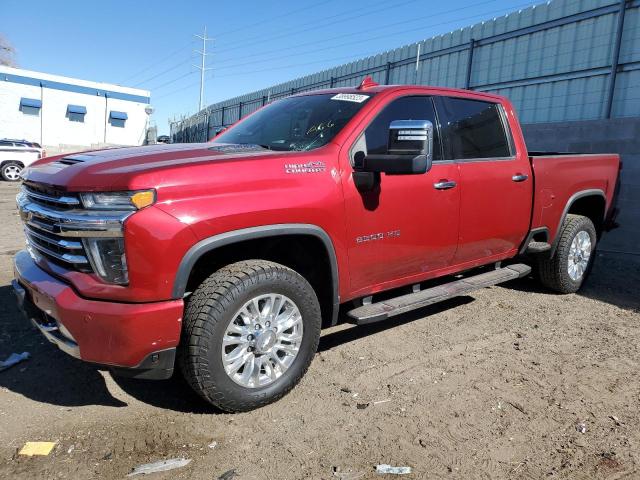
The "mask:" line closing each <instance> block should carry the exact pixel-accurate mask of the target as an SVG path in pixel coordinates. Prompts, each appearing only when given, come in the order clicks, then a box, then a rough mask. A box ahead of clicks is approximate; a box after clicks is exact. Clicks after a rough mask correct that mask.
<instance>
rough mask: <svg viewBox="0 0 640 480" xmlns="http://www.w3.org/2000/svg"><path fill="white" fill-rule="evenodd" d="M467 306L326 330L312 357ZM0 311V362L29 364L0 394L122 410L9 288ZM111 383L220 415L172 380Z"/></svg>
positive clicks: (11, 375)
mask: <svg viewBox="0 0 640 480" xmlns="http://www.w3.org/2000/svg"><path fill="white" fill-rule="evenodd" d="M472 301H473V299H472V298H471V297H459V298H454V299H451V300H449V301H446V302H443V303H441V304H438V305H432V306H429V307H425V308H423V309H420V310H416V311H413V312H409V313H407V314H404V315H400V316H398V317H394V318H392V319H390V320H387V321H384V322H379V323H374V324H371V325H366V326H360V327H356V326H354V327H352V328H347V329H342V330H339V331H331V330H328V331H325V332H324V334H323V336H322V337H321V339H320V345H319V347H318V351H319V352H324V351H327V350H331V349H332V348H335V347H337V346H339V345H344V344H346V343H350V342H354V341H357V340H359V339H362V338H365V337H368V336H370V335H374V334H377V333H381V332H384V331H385V330H387V329H390V328H394V327H397V326H398V325H402V324H405V323H408V322H412V321H415V320H418V319H423V318H424V317H428V316H429V315H434V314H436V313H438V312H441V311H443V310H446V309H450V308H455V307H456V306H460V305H464V304H467V303H469V302H472ZM0 305H1V306H2V310H1V311H0V359H5V358H6V357H8V356H9V355H10V354H11V353H13V352H16V353H21V352H24V351H26V352H29V353H30V354H31V358H30V359H29V360H27V361H25V362H22V363H20V364H18V365H15V366H13V367H11V368H9V369H8V370H5V371H3V372H0V388H6V389H7V390H10V391H12V392H15V393H18V394H20V395H22V396H24V397H26V398H29V399H31V400H34V401H36V402H41V403H46V404H50V405H57V406H61V407H78V406H85V405H104V406H111V407H125V406H127V405H128V404H127V403H126V402H125V401H122V400H120V399H119V398H116V397H115V396H114V395H113V394H112V393H111V392H110V391H109V388H108V386H107V383H106V382H105V378H104V376H103V374H102V373H101V372H100V371H99V370H98V369H97V368H96V367H95V366H92V365H89V364H86V363H83V362H81V361H80V360H76V359H74V358H71V357H69V356H68V355H66V354H65V353H63V352H61V351H59V350H58V349H57V348H56V347H55V346H54V345H52V344H50V343H49V342H48V341H47V340H45V339H44V338H43V337H42V336H41V335H40V333H39V332H38V331H37V330H36V329H35V327H33V326H32V325H31V324H30V323H29V322H28V321H27V320H26V319H25V318H24V317H23V316H22V314H21V313H20V311H19V310H18V308H17V307H16V306H15V300H14V298H13V293H12V291H11V287H10V286H7V285H5V286H2V287H0ZM343 319H344V317H343ZM113 379H114V381H115V383H116V384H117V385H118V386H119V387H120V388H121V389H122V390H123V391H124V392H125V393H126V394H128V395H130V396H131V397H133V398H135V399H136V400H138V401H140V402H143V403H145V404H149V405H153V406H156V407H159V408H163V409H169V410H173V411H180V412H186V413H209V414H211V413H214V414H215V413H220V411H219V410H217V409H215V408H213V407H212V406H210V405H209V404H207V403H206V402H205V401H204V400H202V399H201V398H200V397H199V396H198V395H197V394H196V393H195V392H194V391H193V390H192V389H191V388H190V387H189V385H188V384H187V383H186V382H185V381H184V380H183V379H182V378H181V377H180V376H179V375H177V374H176V375H174V376H173V378H171V379H169V380H165V381H148V380H136V379H131V378H123V377H113Z"/></svg>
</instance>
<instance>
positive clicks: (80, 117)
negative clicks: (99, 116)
mask: <svg viewBox="0 0 640 480" xmlns="http://www.w3.org/2000/svg"><path fill="white" fill-rule="evenodd" d="M86 114H87V107H85V106H84V105H67V118H68V119H69V121H70V122H80V123H84V116H85V115H86Z"/></svg>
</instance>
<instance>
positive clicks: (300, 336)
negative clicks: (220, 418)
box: [178, 260, 321, 412]
mask: <svg viewBox="0 0 640 480" xmlns="http://www.w3.org/2000/svg"><path fill="white" fill-rule="evenodd" d="M320 325H321V316H320V305H319V303H318V299H317V297H316V295H315V292H314V290H313V288H312V287H311V285H309V283H308V282H307V281H306V280H305V279H304V278H303V277H302V276H301V275H299V274H298V273H297V272H295V271H294V270H291V269H290V268H287V267H285V266H283V265H280V264H277V263H273V262H267V261H263V260H249V261H243V262H238V263H234V264H232V265H229V266H227V267H224V268H222V269H220V270H218V271H217V272H215V273H213V274H212V275H211V276H210V277H208V278H207V279H206V280H205V281H204V282H202V284H200V285H199V286H198V288H196V290H195V291H194V292H193V294H192V295H191V297H190V298H189V300H188V302H187V306H186V309H185V317H184V325H183V334H182V339H181V346H180V351H179V357H178V360H179V363H180V368H181V371H182V373H183V375H184V377H185V378H186V380H187V382H188V383H189V384H190V385H191V387H192V388H193V389H194V390H195V391H196V392H197V393H198V394H199V395H200V396H201V397H203V398H204V399H205V400H207V401H208V402H209V403H211V404H213V405H215V406H216V407H218V408H220V409H222V410H226V411H231V412H238V411H247V410H252V409H254V408H258V407H261V406H263V405H266V404H268V403H271V402H274V401H276V400H278V399H279V398H281V397H282V396H284V395H285V394H286V393H287V392H289V391H290V390H291V389H292V388H293V387H294V386H295V385H296V384H297V383H298V382H299V381H300V379H301V378H302V376H303V375H304V373H305V372H306V370H307V368H308V367H309V365H310V363H311V360H312V359H313V356H314V354H315V352H316V349H317V346H318V341H319V339H320Z"/></svg>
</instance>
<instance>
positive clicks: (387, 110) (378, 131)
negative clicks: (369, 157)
mask: <svg viewBox="0 0 640 480" xmlns="http://www.w3.org/2000/svg"><path fill="white" fill-rule="evenodd" d="M394 120H429V121H430V122H431V123H433V159H434V160H442V148H441V146H440V136H439V135H438V128H437V125H438V122H437V120H436V113H435V109H434V108H433V102H432V101H431V97H401V98H398V99H396V100H394V101H392V102H391V103H390V104H389V105H387V106H386V107H384V109H383V110H382V112H380V113H379V114H378V116H377V117H376V118H375V119H374V120H373V122H371V123H370V124H369V126H368V127H367V129H366V130H365V131H364V139H365V142H366V145H367V153H368V154H372V153H386V152H387V143H388V141H389V125H390V124H391V122H393V121H394Z"/></svg>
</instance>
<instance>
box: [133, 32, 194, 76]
mask: <svg viewBox="0 0 640 480" xmlns="http://www.w3.org/2000/svg"><path fill="white" fill-rule="evenodd" d="M190 47H191V42H189V43H188V44H186V45H183V46H182V47H180V48H177V49H176V50H173V51H172V52H171V53H169V54H168V55H164V56H163V57H162V59H161V60H158V61H155V62H153V63H150V64H149V65H148V66H147V67H145V68H143V69H142V70H139V71H138V72H137V73H135V74H133V75H130V76H129V77H127V78H126V79H124V80H123V81H122V83H126V82H128V81H129V80H132V79H134V78H136V77H138V76H139V75H141V74H143V73H145V72H148V71H149V70H151V69H152V68H153V67H156V66H157V65H158V64H160V63H163V62H165V61H166V60H168V59H170V58H171V57H172V56H173V55H175V54H176V53H179V52H181V51H183V50H186V49H187V48H190Z"/></svg>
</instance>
